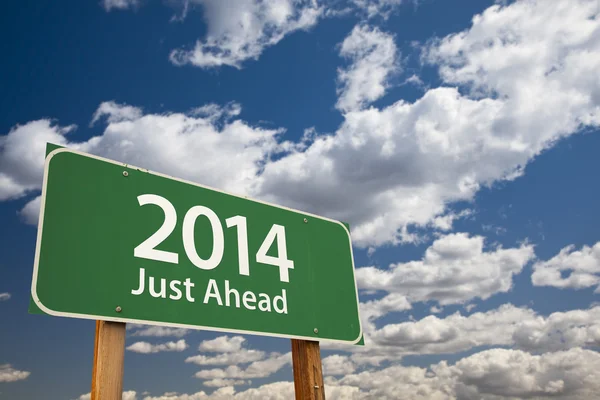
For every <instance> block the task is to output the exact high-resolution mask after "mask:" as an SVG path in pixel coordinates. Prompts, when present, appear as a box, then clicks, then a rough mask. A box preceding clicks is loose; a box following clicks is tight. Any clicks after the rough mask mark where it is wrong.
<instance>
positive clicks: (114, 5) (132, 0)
mask: <svg viewBox="0 0 600 400" xmlns="http://www.w3.org/2000/svg"><path fill="white" fill-rule="evenodd" d="M101 4H102V7H104V9H105V10H106V11H110V10H113V9H115V10H127V9H129V8H134V7H138V6H139V5H140V0H102V3H101Z"/></svg>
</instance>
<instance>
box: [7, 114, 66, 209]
mask: <svg viewBox="0 0 600 400" xmlns="http://www.w3.org/2000/svg"><path fill="white" fill-rule="evenodd" d="M73 129H75V126H74V125H71V126H66V127H59V126H56V125H53V124H52V122H51V121H50V120H47V119H42V120H38V121H32V122H29V123H27V124H25V125H17V126H15V127H14V128H12V129H11V130H10V131H9V132H8V135H3V136H0V200H10V199H14V198H18V197H21V196H23V195H24V194H26V193H28V192H30V191H33V190H39V189H40V187H41V184H42V174H43V171H44V158H45V157H44V156H45V154H46V142H50V143H54V144H58V145H65V144H66V143H67V139H66V138H65V135H66V134H67V133H69V132H71V131H72V130H73Z"/></svg>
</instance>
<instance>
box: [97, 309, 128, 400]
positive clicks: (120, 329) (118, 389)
mask: <svg viewBox="0 0 600 400" xmlns="http://www.w3.org/2000/svg"><path fill="white" fill-rule="evenodd" d="M124 359H125V324H124V323H122V322H108V321H96V340H95V343H94V367H93V369H92V392H91V393H92V399H91V400H121V399H122V396H123V361H124Z"/></svg>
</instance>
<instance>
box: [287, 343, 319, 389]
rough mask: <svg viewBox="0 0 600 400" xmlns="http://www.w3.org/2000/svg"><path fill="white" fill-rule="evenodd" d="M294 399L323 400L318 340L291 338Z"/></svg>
mask: <svg viewBox="0 0 600 400" xmlns="http://www.w3.org/2000/svg"><path fill="white" fill-rule="evenodd" d="M292 363H293V366H294V388H295V390H296V400H325V386H324V385H323V370H322V366H321V352H320V350H319V342H313V341H308V340H296V339H292Z"/></svg>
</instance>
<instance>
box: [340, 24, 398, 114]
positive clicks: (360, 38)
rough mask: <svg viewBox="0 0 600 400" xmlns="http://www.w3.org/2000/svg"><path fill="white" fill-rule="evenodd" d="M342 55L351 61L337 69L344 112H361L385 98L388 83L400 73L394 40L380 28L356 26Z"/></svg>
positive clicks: (342, 49)
mask: <svg viewBox="0 0 600 400" xmlns="http://www.w3.org/2000/svg"><path fill="white" fill-rule="evenodd" d="M340 55H341V56H342V57H344V58H347V59H349V60H350V61H351V64H350V66H349V67H348V68H340V69H338V85H339V88H338V95H339V98H338V101H337V104H336V107H337V108H338V109H340V110H342V111H345V112H346V111H352V110H359V109H361V108H363V107H364V106H366V105H367V104H369V103H371V102H373V101H375V100H377V99H378V98H380V97H382V96H383V95H384V94H385V90H386V88H387V86H388V80H389V79H390V77H391V76H392V75H393V74H394V73H398V72H399V71H400V67H399V66H398V59H397V58H398V55H397V49H396V44H395V43H394V37H393V36H392V35H390V34H388V33H385V32H381V31H380V30H379V29H378V28H373V27H369V26H360V25H357V26H355V27H354V29H353V30H352V32H351V33H350V35H348V37H346V39H344V41H343V42H342V45H341V47H340Z"/></svg>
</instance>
